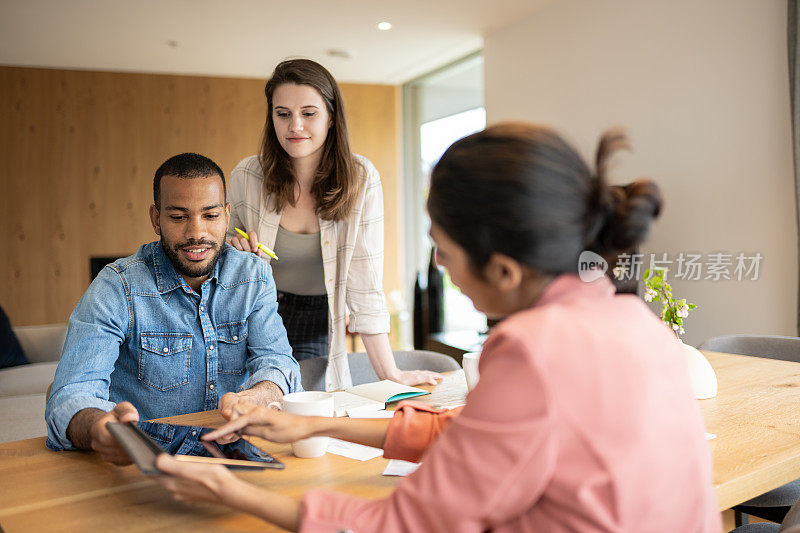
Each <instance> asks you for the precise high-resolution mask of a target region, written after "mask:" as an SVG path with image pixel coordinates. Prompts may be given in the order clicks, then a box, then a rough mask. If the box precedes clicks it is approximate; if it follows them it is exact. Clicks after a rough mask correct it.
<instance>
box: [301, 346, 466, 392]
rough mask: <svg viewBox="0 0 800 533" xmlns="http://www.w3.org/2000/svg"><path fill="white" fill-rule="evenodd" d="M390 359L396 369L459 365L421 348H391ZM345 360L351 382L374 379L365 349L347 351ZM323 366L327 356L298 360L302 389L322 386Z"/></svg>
mask: <svg viewBox="0 0 800 533" xmlns="http://www.w3.org/2000/svg"><path fill="white" fill-rule="evenodd" d="M394 360H395V362H396V363H397V368H399V369H400V370H431V371H433V372H449V371H451V370H459V369H460V368H461V367H460V366H459V364H458V363H457V362H456V360H455V359H453V358H452V357H450V356H447V355H444V354H440V353H436V352H427V351H424V350H412V351H408V352H394ZM348 362H349V364H350V375H351V376H352V378H353V385H361V384H362V383H371V382H373V381H378V375H377V374H376V373H375V370H373V368H372V363H370V361H369V357H368V356H367V354H366V353H365V352H356V353H351V354H348ZM327 366H328V360H327V358H325V357H317V358H314V359H304V360H302V361H300V381H301V382H302V383H303V388H304V389H305V390H325V368H326V367H327Z"/></svg>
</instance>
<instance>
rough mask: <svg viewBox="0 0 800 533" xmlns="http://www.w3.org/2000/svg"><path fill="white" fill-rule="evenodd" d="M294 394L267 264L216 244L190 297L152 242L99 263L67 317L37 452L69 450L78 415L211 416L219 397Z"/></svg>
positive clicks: (295, 369) (292, 367)
mask: <svg viewBox="0 0 800 533" xmlns="http://www.w3.org/2000/svg"><path fill="white" fill-rule="evenodd" d="M261 381H271V382H273V383H275V384H276V385H277V386H278V387H280V389H281V390H282V391H283V392H284V394H286V393H289V392H295V391H301V390H303V388H302V385H301V384H300V368H299V366H298V365H297V361H295V360H294V358H293V357H292V349H291V347H290V346H289V341H288V340H287V337H286V329H285V328H284V327H283V321H282V320H281V318H280V316H279V315H278V304H277V301H276V291H275V283H274V281H273V280H272V273H271V268H270V266H269V263H268V262H266V261H264V260H262V259H260V258H258V257H256V256H255V255H253V254H246V253H243V252H239V251H237V250H235V249H234V248H232V247H231V246H229V245H228V244H225V245H224V247H223V250H222V253H221V254H220V258H219V261H218V262H217V264H216V266H215V268H214V271H213V272H212V274H211V275H210V276H209V279H207V280H206V281H204V282H203V285H202V286H201V288H200V291H199V294H198V293H196V292H194V291H193V290H192V289H191V288H190V287H189V286H188V285H187V284H186V281H185V280H184V279H183V278H182V277H181V276H180V275H179V274H178V273H177V271H176V270H175V267H173V265H172V263H171V261H170V260H169V258H167V256H166V254H165V253H164V250H163V248H162V247H161V242H160V241H156V242H152V243H149V244H145V245H143V246H142V247H140V248H139V250H138V251H137V252H136V254H134V255H132V256H130V257H126V258H124V259H119V260H117V261H116V262H114V263H112V264H110V265H107V266H106V267H105V268H103V270H102V271H101V272H100V274H99V275H98V276H97V278H96V279H95V280H94V281H93V282H92V284H91V285H90V286H89V289H88V290H87V291H86V293H85V294H84V295H83V297H82V298H81V300H80V301H79V302H78V305H77V306H76V307H75V310H74V311H73V312H72V315H71V316H70V319H69V329H68V331H67V338H66V341H65V343H64V350H63V352H62V355H61V360H60V362H59V363H58V369H57V370H56V375H55V379H54V381H53V388H52V392H51V394H50V397H49V398H48V401H47V409H46V411H45V421H46V423H47V435H48V437H47V445H48V447H50V448H51V449H54V450H62V449H74V446H73V445H72V443H71V442H70V440H69V439H68V438H67V435H66V432H67V425H68V424H69V422H70V420H72V417H73V416H74V415H75V414H76V413H77V412H78V411H80V410H82V409H86V408H96V409H100V410H103V411H110V410H111V409H113V408H114V406H115V405H116V404H117V403H119V402H122V401H128V402H131V403H132V404H133V405H134V406H135V407H136V409H137V410H138V411H139V418H140V420H148V419H153V418H161V417H166V416H174V415H179V414H183V413H192V412H197V411H207V410H210V409H216V408H217V406H218V403H219V399H220V397H222V395H223V394H225V393H227V392H238V391H242V390H245V389H249V388H250V387H252V386H253V385H255V384H256V383H259V382H261Z"/></svg>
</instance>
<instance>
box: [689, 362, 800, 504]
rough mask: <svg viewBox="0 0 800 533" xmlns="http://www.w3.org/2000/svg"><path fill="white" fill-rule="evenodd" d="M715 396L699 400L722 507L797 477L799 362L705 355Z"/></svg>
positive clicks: (799, 463) (799, 454)
mask: <svg viewBox="0 0 800 533" xmlns="http://www.w3.org/2000/svg"><path fill="white" fill-rule="evenodd" d="M704 353H705V355H706V357H707V358H708V360H709V361H710V362H711V365H712V366H713V367H714V370H715V371H716V372H717V379H718V382H719V393H718V394H717V397H716V398H711V399H709V400H700V402H699V403H700V409H701V411H702V413H703V418H704V420H705V422H706V431H708V432H710V433H713V434H715V435H717V438H715V439H713V440H711V441H709V445H710V446H711V453H712V455H713V457H714V486H715V487H716V489H717V497H718V499H719V506H720V509H728V508H730V507H733V506H734V505H737V504H739V503H742V502H744V501H747V500H749V499H750V498H753V497H755V496H758V495H759V494H763V493H764V492H767V491H769V490H772V489H774V488H776V487H779V486H781V485H783V484H785V483H788V482H790V481H793V480H795V479H798V478H800V395H799V394H800V363H792V362H788V361H775V360H772V359H762V358H756V357H748V356H744V355H730V354H718V353H714V352H704Z"/></svg>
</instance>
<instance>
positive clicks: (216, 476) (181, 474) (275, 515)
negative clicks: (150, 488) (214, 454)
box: [154, 453, 300, 531]
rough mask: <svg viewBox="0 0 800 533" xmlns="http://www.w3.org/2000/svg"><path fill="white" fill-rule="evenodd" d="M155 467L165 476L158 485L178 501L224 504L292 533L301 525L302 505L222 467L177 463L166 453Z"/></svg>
mask: <svg viewBox="0 0 800 533" xmlns="http://www.w3.org/2000/svg"><path fill="white" fill-rule="evenodd" d="M156 466H157V467H158V469H159V470H161V471H162V472H163V473H164V475H163V476H155V478H154V479H155V481H156V482H158V483H159V484H160V485H161V486H162V487H164V488H165V489H167V490H168V491H170V492H171V493H172V497H173V498H175V499H176V500H178V501H182V502H209V503H221V504H223V505H227V506H229V507H232V508H233V509H237V510H239V511H244V512H246V513H250V514H252V515H254V516H257V517H258V518H261V519H262V520H266V521H267V522H272V523H274V524H277V525H278V526H280V527H282V528H284V529H288V530H289V531H297V529H298V527H299V525H300V502H298V501H297V500H295V499H293V498H288V497H286V496H282V495H280V494H275V493H273V492H268V491H265V490H262V489H260V488H258V487H256V486H254V485H251V484H250V483H247V482H245V481H242V480H240V479H238V478H237V477H236V476H234V475H233V474H231V472H230V471H229V470H228V469H227V468H225V467H224V466H222V465H209V464H200V463H186V462H182V461H176V460H175V459H173V458H172V457H170V456H169V455H167V454H165V453H163V454H161V455H159V456H158V458H156Z"/></svg>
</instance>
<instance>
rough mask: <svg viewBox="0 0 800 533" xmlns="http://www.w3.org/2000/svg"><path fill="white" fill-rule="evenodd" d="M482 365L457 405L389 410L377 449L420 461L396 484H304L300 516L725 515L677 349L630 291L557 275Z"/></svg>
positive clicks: (339, 522) (636, 528) (673, 523)
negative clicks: (358, 488)
mask: <svg viewBox="0 0 800 533" xmlns="http://www.w3.org/2000/svg"><path fill="white" fill-rule="evenodd" d="M480 372H481V379H480V382H479V383H478V385H477V386H476V387H475V389H474V390H473V391H472V392H471V393H470V394H469V395H468V397H467V404H466V406H465V407H464V408H463V410H461V412H460V413H454V412H447V413H441V412H437V411H435V410H432V409H429V408H427V407H424V406H420V405H418V404H414V403H413V402H406V403H405V404H403V406H402V407H401V408H400V409H399V410H398V412H397V414H396V415H395V417H394V419H393V420H392V422H391V424H390V426H389V431H388V433H387V437H386V444H385V448H384V456H385V457H389V458H402V459H408V460H421V461H422V463H423V464H422V465H421V466H420V468H419V469H418V470H417V471H416V472H415V473H414V474H412V475H410V476H409V477H407V478H405V479H403V480H402V481H401V483H400V484H399V486H398V487H397V489H396V490H395V491H394V493H393V494H392V495H391V496H389V497H388V498H385V499H379V500H366V499H360V498H355V497H352V496H348V495H344V494H338V493H331V492H326V491H322V490H311V491H309V492H307V493H306V495H305V497H304V498H303V503H302V511H301V512H302V517H301V527H300V529H301V531H306V532H317V531H319V532H322V531H325V532H333V531H338V530H340V529H343V530H347V529H350V530H352V531H354V532H359V531H378V532H396V531H411V532H417V531H420V532H421V531H441V532H447V533H450V532H476V533H477V532H482V531H486V530H492V531H498V532H505V531H509V532H510V531H542V532H548V533H557V532H562V531H563V532H566V531H571V532H572V531H578V532H584V531H587V532H588V531H592V532H595V531H614V532H623V531H625V532H636V533H641V532H648V531H681V532H686V533H688V532H698V533H700V532H702V533H711V532H713V533H717V532H720V531H721V529H722V524H721V521H720V514H719V512H718V510H717V501H716V496H715V494H714V489H713V486H712V472H711V456H710V452H709V448H708V446H707V444H706V442H705V440H704V438H703V422H702V419H701V417H700V411H699V409H698V405H697V402H696V401H695V400H694V399H693V397H692V393H691V389H690V385H689V378H688V375H687V371H686V363H685V361H684V356H683V354H682V352H681V348H680V346H679V344H678V343H677V341H676V340H675V337H674V336H673V335H672V333H671V332H670V331H669V329H668V328H667V327H665V326H664V325H663V324H662V323H661V322H660V321H659V320H658V318H657V317H655V316H654V315H653V313H652V312H651V311H650V310H649V309H648V308H647V307H646V306H645V304H644V303H643V302H642V301H641V300H639V299H638V298H637V297H635V296H631V295H627V296H615V295H614V289H613V286H612V285H611V283H610V282H608V280H606V279H602V280H600V281H597V282H593V283H584V282H582V281H580V279H579V278H578V277H577V276H573V275H563V276H560V277H559V278H557V279H556V280H555V281H553V282H552V283H551V284H550V285H549V286H548V287H547V289H546V290H545V292H544V294H543V295H542V296H541V298H540V299H539V301H538V302H537V304H536V305H535V306H534V307H533V308H532V309H529V310H526V311H522V312H519V313H516V314H515V315H513V316H511V317H509V318H507V319H506V320H504V321H503V322H502V323H501V324H500V325H498V326H497V327H496V328H495V330H494V332H493V333H492V335H491V336H490V338H489V339H488V340H487V341H486V344H485V346H484V349H483V354H482V356H481V361H480Z"/></svg>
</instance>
